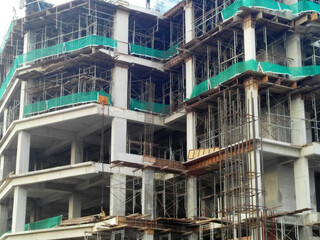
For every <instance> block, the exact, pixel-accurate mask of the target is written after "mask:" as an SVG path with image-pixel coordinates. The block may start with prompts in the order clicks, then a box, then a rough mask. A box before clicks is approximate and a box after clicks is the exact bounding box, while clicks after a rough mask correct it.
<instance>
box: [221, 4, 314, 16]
mask: <svg viewBox="0 0 320 240" xmlns="http://www.w3.org/2000/svg"><path fill="white" fill-rule="evenodd" d="M240 7H249V8H264V9H269V10H273V11H280V12H283V11H291V12H292V13H293V14H295V15H297V14H300V13H303V12H318V13H320V5H319V4H317V3H314V2H310V1H307V0H302V1H300V2H298V3H295V4H292V5H286V4H283V3H278V2H276V1H273V0H238V1H236V2H234V3H233V4H231V5H230V6H228V7H226V8H225V9H223V10H222V18H223V20H226V19H228V18H230V17H232V16H234V15H235V14H237V12H239V11H240V10H239V8H240Z"/></svg>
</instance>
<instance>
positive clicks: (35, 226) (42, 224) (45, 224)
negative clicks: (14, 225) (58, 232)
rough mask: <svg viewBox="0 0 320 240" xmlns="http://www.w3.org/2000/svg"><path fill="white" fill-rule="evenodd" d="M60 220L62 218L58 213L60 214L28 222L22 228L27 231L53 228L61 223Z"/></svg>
mask: <svg viewBox="0 0 320 240" xmlns="http://www.w3.org/2000/svg"><path fill="white" fill-rule="evenodd" d="M61 220H62V216H61V215H60V216H57V217H52V218H48V219H45V220H42V221H38V222H33V223H28V224H26V225H25V226H24V230H25V231H29V230H40V229H47V228H53V227H56V226H58V225H59V224H60V223H61Z"/></svg>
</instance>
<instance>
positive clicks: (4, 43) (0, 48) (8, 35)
mask: <svg viewBox="0 0 320 240" xmlns="http://www.w3.org/2000/svg"><path fill="white" fill-rule="evenodd" d="M14 25H15V22H14V21H12V22H11V24H10V26H9V28H8V31H7V33H6V35H4V37H3V40H2V43H1V46H0V53H1V52H2V51H3V49H4V46H5V45H6V43H7V41H8V39H9V37H10V33H11V32H12V30H13V27H14Z"/></svg>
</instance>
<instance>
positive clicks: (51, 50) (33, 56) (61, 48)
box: [18, 35, 117, 65]
mask: <svg viewBox="0 0 320 240" xmlns="http://www.w3.org/2000/svg"><path fill="white" fill-rule="evenodd" d="M99 45H102V46H105V47H111V48H117V41H116V40H114V39H111V38H107V37H102V36H96V35H88V36H86V37H83V38H79V39H76V40H72V41H69V42H65V43H60V44H57V45H53V46H50V47H47V48H41V49H37V50H33V51H31V52H28V53H25V54H22V55H19V56H18V60H19V65H21V64H23V63H26V62H32V61H35V60H37V59H41V58H44V57H50V56H54V55H58V54H62V53H68V52H72V51H76V50H79V49H82V48H85V47H89V46H99Z"/></svg>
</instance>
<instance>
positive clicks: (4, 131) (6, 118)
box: [2, 108, 8, 135]
mask: <svg viewBox="0 0 320 240" xmlns="http://www.w3.org/2000/svg"><path fill="white" fill-rule="evenodd" d="M7 125H8V108H5V109H4V111H3V125H2V135H4V134H5V133H6V131H7V127H8V126H7Z"/></svg>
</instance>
